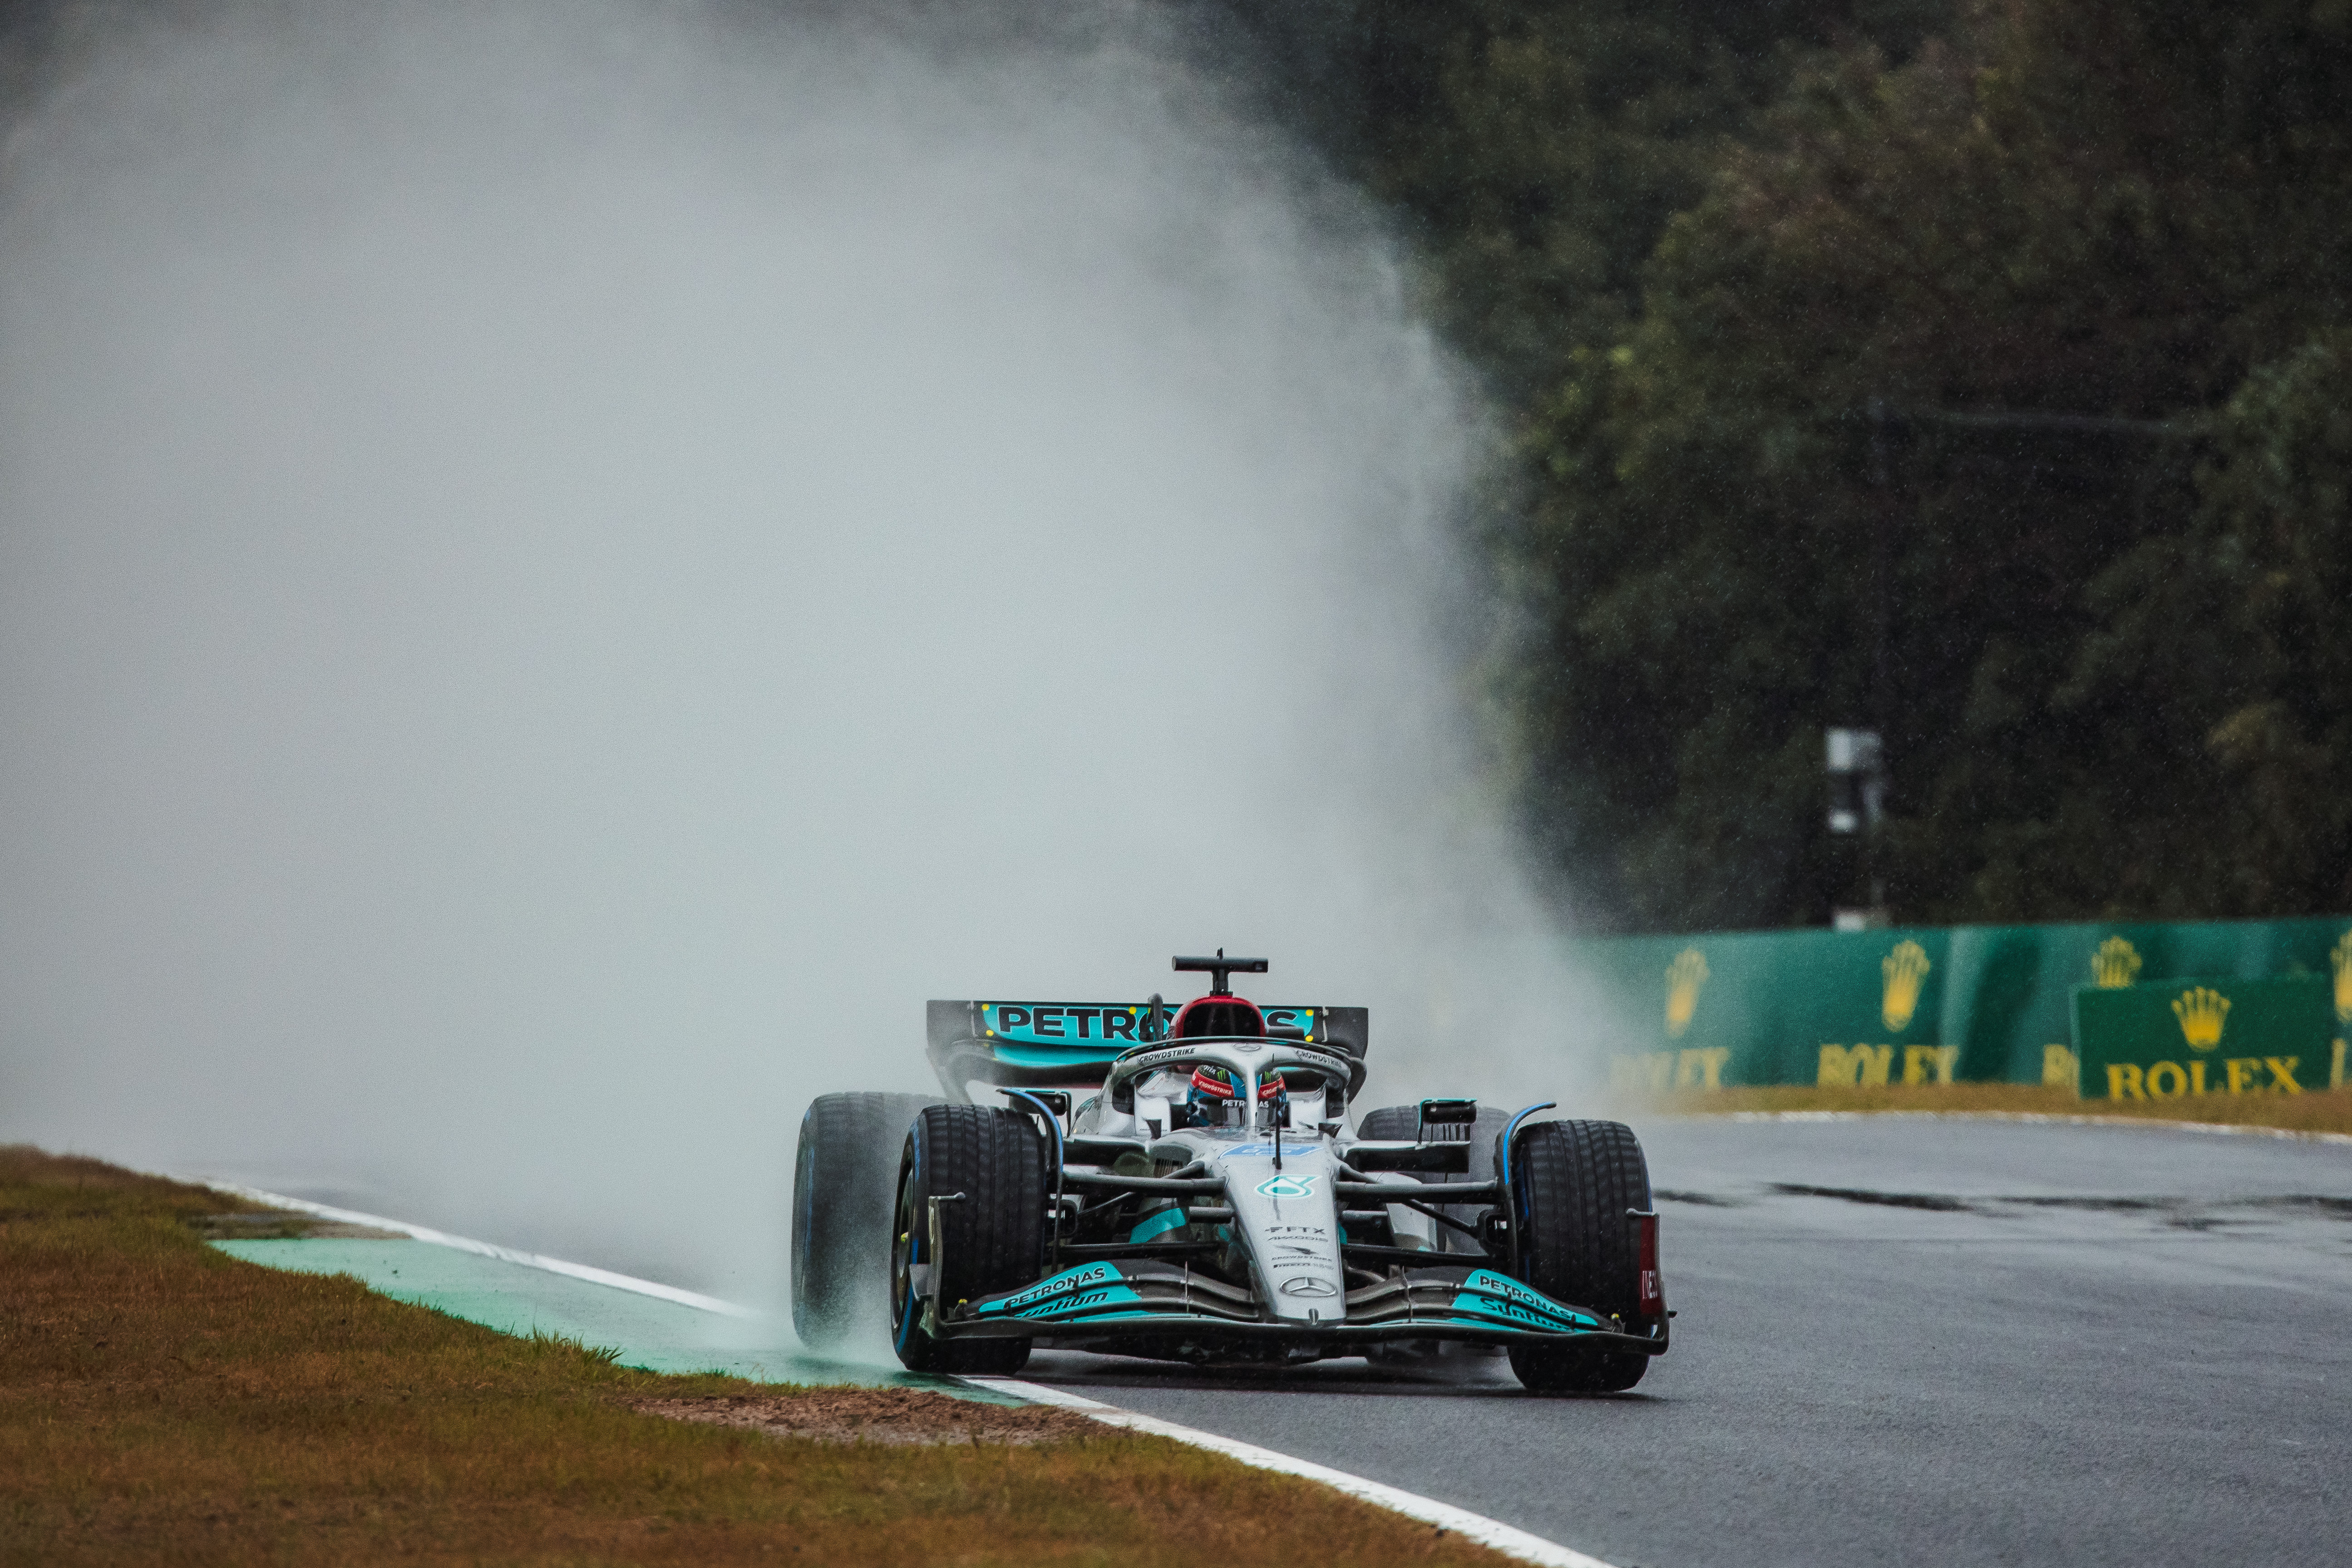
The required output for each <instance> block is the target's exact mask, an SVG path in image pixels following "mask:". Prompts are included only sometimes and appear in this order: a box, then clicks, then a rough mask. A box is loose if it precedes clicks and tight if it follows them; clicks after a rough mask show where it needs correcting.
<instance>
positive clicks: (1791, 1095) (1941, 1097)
mask: <svg viewBox="0 0 2352 1568" xmlns="http://www.w3.org/2000/svg"><path fill="white" fill-rule="evenodd" d="M1629 1109H1632V1108H1629ZM1638 1109H1640V1110H1651V1111H1664V1112H1667V1113H1669V1114H1672V1115H1677V1116H1706V1115H1714V1116H1722V1115H1728V1114H1730V1113H1733V1112H1736V1111H1790V1110H1881V1111H1884V1110H1942V1111H1968V1112H1975V1113H1978V1114H1984V1113H1993V1114H2002V1113H2006V1114H2009V1115H2029V1116H2032V1115H2040V1116H2096V1117H2103V1118H2104V1117H2112V1118H2116V1119H2118V1120H2123V1121H2202V1122H2208V1123H2212V1122H2219V1123H2222V1124H2224V1125H2228V1126H2239V1127H2276V1128H2282V1129H2284V1130H2286V1131H2294V1132H2345V1133H2352V1092H2347V1091H2340V1090H2339V1091H2336V1092H2332V1093H2331V1092H2326V1091H2322V1092H2319V1093H2306V1094H2244V1095H2226V1094H2208V1095H2201V1096H2199V1097H2197V1098H2194V1099H2187V1098H2184V1099H2180V1100H2082V1099H2078V1098H2076V1096H2075V1094H2074V1090H2072V1089H2048V1088H2044V1087H2043V1086H2042V1085H2040V1084H2023V1083H1955V1084H1917V1085H1912V1086H1907V1087H1906V1086H1905V1085H1901V1084H1890V1085H1888V1086H1886V1087H1885V1088H1883V1089H1815V1088H1813V1087H1811V1085H1806V1084H1790V1085H1786V1086H1781V1087H1777V1088H1758V1089H1717V1090H1715V1091H1714V1092H1712V1093H1708V1092H1705V1091H1701V1090H1696V1089H1694V1090H1689V1091H1685V1092H1684V1093H1680V1094H1664V1095H1659V1096H1656V1097H1654V1098H1653V1099H1651V1100H1645V1101H1643V1103H1642V1104H1641V1106H1640V1107H1638Z"/></svg>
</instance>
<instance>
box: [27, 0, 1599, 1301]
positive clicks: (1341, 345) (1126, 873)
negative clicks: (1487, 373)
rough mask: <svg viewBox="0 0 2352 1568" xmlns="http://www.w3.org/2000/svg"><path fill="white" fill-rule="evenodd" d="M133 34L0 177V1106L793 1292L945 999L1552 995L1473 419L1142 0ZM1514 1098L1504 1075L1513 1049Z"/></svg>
mask: <svg viewBox="0 0 2352 1568" xmlns="http://www.w3.org/2000/svg"><path fill="white" fill-rule="evenodd" d="M1053 9H1054V12H1055V16H1056V22H1055V26H1053V27H1051V28H1029V29H1025V30H1024V29H1021V28H1017V27H1016V28H1013V29H1010V30H1008V32H1007V34H1006V35H1005V37H1003V38H996V39H992V38H985V37H972V36H971V34H970V32H969V31H967V32H965V33H963V34H961V35H959V36H958V37H956V38H954V39H953V40H951V47H950V41H948V40H942V39H940V38H939V37H931V36H929V35H927V34H925V33H924V32H923V31H922V30H921V28H920V26H919V25H916V24H912V23H900V22H893V23H888V24H881V23H877V24H872V25H866V26H858V25H855V24H851V23H836V24H817V23H813V22H805V21H801V22H794V21H786V20H776V21H770V22H761V21H758V20H756V19H754V18H751V16H749V14H748V13H747V12H746V11H745V10H744V9H743V8H740V7H735V8H726V9H719V8H713V9H710V10H703V9H698V8H697V7H694V6H674V5H652V4H645V5H635V4H625V3H622V0H587V3H584V4H563V5H557V4H554V3H553V0H546V3H540V4H531V3H525V0H497V3H493V4H483V5H457V4H446V5H430V4H427V5H401V6H396V7H384V6H370V5H358V4H319V5H300V6H290V7H289V6H275V5H249V6H248V5H227V6H226V7H222V8H220V9H219V12H218V14H217V15H216V16H213V17H212V18H211V19H209V20H206V21H205V22H203V23H202V24H194V23H190V24H185V25H181V24H175V23H172V22H168V21H163V20H159V21H156V22H154V23H153V24H152V25H147V26H138V27H131V26H126V27H125V28H124V29H123V30H121V32H120V33H119V34H118V35H115V36H113V37H110V38H107V39H102V40H100V42H99V44H98V45H97V46H96V47H93V49H92V50H91V51H90V52H89V53H88V54H87V55H86V56H84V57H81V58H78V59H77V61H76V62H75V64H74V66H73V68H72V69H71V71H70V73H69V74H68V75H65V76H63V77H61V78H60V79H58V80H57V81H55V82H53V83H52V84H50V87H49V89H48V91H47V93H46V95H45V96H44V97H43V98H42V99H41V100H39V101H38V102H37V104H36V106H35V107H34V108H33V109H32V110H31V111H30V112H29V114H28V115H27V117H26V119H25V120H24V121H23V122H22V123H21V124H20V125H18V126H17V127H16V131H15V133H14V135H13V138H12V140H11V141H10V142H9V147H8V161H7V174H6V183H5V195H0V724H5V728H6V730H7V732H8V734H9V735H10V737H11V742H10V744H9V745H8V746H7V747H6V748H5V749H0V986H5V991H6V994H7V996H8V1005H7V1007H6V1010H5V1019H0V1138H9V1139H26V1140H32V1141H36V1142H42V1143H45V1144H48V1145H51V1146H64V1147H73V1148H79V1149H85V1150H89V1151H92V1152H102V1153H105V1154H107V1155H108V1156H110V1157H112V1158H116V1159H121V1160H124V1161H129V1162H131V1163H140V1164H145V1165H152V1166H163V1167H168V1168H181V1169H189V1168H194V1169H203V1170H206V1171H211V1172H215V1173H220V1174H222V1175H224V1176H238V1177H243V1178H246V1179H248V1180H251V1181H254V1182H256V1183H258V1184H265V1185H273V1186H278V1187H281V1188H285V1189H288V1190H296V1191H301V1192H305V1193H307V1194H310V1195H313V1196H320V1197H328V1198H340V1199H341V1200H343V1201H347V1202H352V1203H356V1204H358V1205H360V1206H363V1207H366V1206H377V1207H390V1208H396V1210H397V1212H400V1213H403V1214H406V1215H413V1216H415V1217H416V1218H418V1219H420V1220H423V1221H426V1222H429V1223H432V1224H435V1225H438V1226H446V1227H447V1228H450V1229H452V1230H458V1231H464V1232H467V1233H469V1234H475V1235H481V1236H487V1237H495V1238H497V1239H499V1240H500V1241H502V1242H506V1243H509V1244H511V1245H514V1246H518V1247H527V1248H533V1249H538V1250H544V1251H550V1252H557V1253H562V1254H563V1255H565V1256H570V1257H576V1258H583V1259H584V1260H587V1261H591V1262H595V1263H601V1264H604V1265H608V1266H611V1267H615V1268H625V1269H628V1270H631V1271H634V1272H639V1273H646V1274H651V1275H656V1276H658V1277H660V1278H663V1279H672V1280H676V1281H677V1282H679V1283H681V1284H685V1285H690V1286H694V1287H697V1288H700V1289H709V1290H714V1291H719V1292H722V1293H726V1294H730V1295H734V1296H738V1297H746V1298H751V1299H761V1298H765V1299H771V1300H772V1298H773V1289H774V1285H775V1280H776V1274H777V1271H778V1270H780V1268H781V1266H782V1250H783V1249H782V1237H783V1231H784V1226H783V1224H782V1213H783V1202H784V1197H785V1192H784V1187H785V1184H786V1182H787V1180H788V1177H787V1175H786V1171H787V1169H788V1164H789V1153H788V1150H789V1144H790V1140H791V1136H792V1131H793V1126H794V1123H795V1122H796V1121H797V1118H798V1115H799V1112H800V1109H801V1106H802V1105H803V1103H804V1102H805V1101H806V1100H807V1099H808V1097H809V1096H810V1095H811V1094H813V1093H816V1092H820V1091H824V1090H828V1089H848V1088H876V1089H921V1088H924V1087H927V1085H926V1083H925V1079H924V1072H923V1068H922V1067H921V1063H920V1058H919V1020H920V1016H921V1015H920V1003H921V1002H922V1000H923V999H924V998H925V997H926V996H933V995H964V994H1043V995H1055V994H1064V995H1074V996H1088V997H1092V996H1097V995H1101V994H1112V995H1117V994H1125V993H1129V992H1132V993H1134V994H1137V995H1138V996H1140V994H1142V993H1143V992H1144V991H1146V990H1148V989H1150V987H1151V986H1153V985H1154V984H1164V983H1165V982H1166V981H1167V980H1168V979H1170V978H1171V977H1169V976H1167V975H1165V974H1164V973H1163V972H1162V971H1161V969H1160V965H1162V964H1164V963H1165V962H1166V955H1167V954H1168V953H1169V952H1171V951H1175V950H1177V949H1181V948H1192V947H1198V946H1202V945H1206V944H1215V943H1220V942H1222V943H1223V944H1225V945H1226V946H1228V947H1229V948H1233V949H1234V950H1236V951H1250V952H1267V953H1269V954H1270V955H1271V956H1272V957H1273V959H1274V961H1275V971H1274V973H1273V974H1272V975H1271V976H1270V977H1269V979H1268V982H1267V985H1268V988H1269V994H1272V993H1276V992H1278V993H1280V994H1282V995H1283V996H1285V997H1292V998H1296V999H1299V1000H1306V1001H1315V1002H1321V1001H1338V1002H1349V1003H1366V1004H1369V1005H1371V1007H1372V1009H1373V1016H1374V1019H1375V1025H1374V1032H1375V1041H1376V1044H1375V1047H1374V1059H1375V1062H1376V1063H1377V1064H1379V1070H1380V1073H1381V1079H1382V1081H1381V1084H1380V1085H1379V1087H1378V1088H1377V1089H1376V1090H1375V1092H1381V1093H1385V1094H1387V1095H1388V1096H1389V1097H1390V1098H1393V1099H1403V1098H1406V1097H1407V1096H1409V1095H1410V1094H1412V1093H1414V1092H1419V1091H1422V1090H1424V1089H1426V1090H1431V1091H1435V1090H1452V1091H1454V1092H1486V1093H1489V1094H1494V1095H1497V1096H1503V1097H1507V1096H1508V1095H1510V1094H1513V1093H1517V1092H1518V1091H1519V1089H1520V1088H1521V1086H1523V1085H1524V1086H1525V1087H1526V1088H1527V1089H1538V1088H1540V1089H1551V1088H1555V1087H1556V1086H1557V1081H1558V1079H1559V1077H1560V1076H1561V1072H1562V1070H1563V1068H1562V1066H1561V1063H1562V1061H1563V1059H1564V1054H1565V1053H1567V1052H1569V1051H1570V1049H1571V1048H1572V1047H1573V1045H1574V1040H1575V1037H1576V1033H1577V1031H1578V1030H1579V1029H1580V1028H1583V1027H1587V1026H1591V1027H1593V1028H1595V1029H1596V1030H1598V1029H1599V1028H1601V1026H1602V1021H1601V1020H1598V1019H1597V1018H1596V1017H1595V1016H1593V1014H1592V1012H1591V1008H1590V1006H1589V1005H1586V1003H1585V1002H1584V1001H1583V1000H1582V999H1581V998H1580V995H1579V994H1578V991H1577V988H1576V986H1575V984H1574V981H1573V978H1572V977H1571V976H1570V975H1568V974H1566V973H1562V971H1561V970H1560V968H1559V963H1558V961H1557V959H1556V958H1555V957H1553V956H1552V955H1551V953H1550V951H1549V948H1548V946H1547V942H1548V938H1549V926H1548V922H1547V921H1546V919H1545V918H1544V916H1543V915H1542V913H1541V912H1540V910H1538V906H1537V904H1536V902H1535V900H1533V899H1532V898H1531V897H1530V896H1529V894H1528V889H1526V887H1525V886H1524V885H1523V883H1522V881H1521V879H1520V878H1519V875H1518V871H1517V858H1516V855H1515V851H1514V847H1513V846H1512V844H1511V842H1510V840H1509V839H1508V837H1507V836H1506V835H1505V834H1503V833H1502V832H1500V831H1499V830H1498V829H1497V828H1496V826H1494V817H1493V813H1492V811H1491V809H1490V801H1489V792H1488V791H1487V790H1486V787H1485V786H1484V785H1482V784H1480V783H1479V782H1478V774H1477V772H1476V770H1475V768H1474V766H1473V765H1472V758H1471V748H1470V746H1469V744H1468V742H1467V741H1466V738H1465V720H1464V717H1463V716H1464V714H1465V701H1464V683H1463V677H1462V670H1461V666H1460V662H1459V658H1458V657H1457V655H1458V652H1459V648H1460V647H1461V646H1462V644H1461V642H1460V639H1459V636H1458V634H1460V633H1461V632H1462V631H1463V630H1464V629H1465V626H1475V622H1476V621H1477V618H1478V616H1479V614H1480V611H1479V607H1478V604H1477V601H1476V599H1475V595H1473V593H1472V592H1471V589H1470V587H1469V585H1468V584H1467V583H1466V580H1465V574H1464V573H1463V572H1462V570H1461V569H1460V561H1459V559H1458V557H1457V554H1456V552H1455V550H1454V542H1453V541H1454V534H1455V523H1456V522H1457V521H1458V515H1459V511H1460V508H1461V504H1462V497H1463V494H1464V485H1465V476H1466V475H1467V473H1468V472H1469V470H1470V468H1471V465H1472V463H1473V462H1474V460H1475V452H1476V449H1477V442H1478V439H1479V437H1478V414H1477V410H1476V408H1475V404H1474V402H1473V400H1472V399H1471V397H1470V396H1469V395H1468V394H1467V393H1466V391H1465V384H1464V381H1463V378H1462V377H1461V375H1460V374H1458V373H1457V371H1456V370H1455V368H1454V366H1453V365H1452V364H1451V363H1450V362H1449V361H1448V360H1447V358H1446V357H1445V355H1444V353H1442V352H1441V351H1440V350H1439V349H1438V348H1437V347H1436V346H1435V345H1434V344H1433V341H1432V339H1431V337H1430V335H1429V333H1428V332H1427V331H1426V330H1425V329H1424V328H1423V325H1422V324H1421V323H1420V322H1419V321H1417V320H1416V319H1415V318H1414V316H1413V314H1412V311H1411V310H1409V309H1408V307H1407V304H1406V302H1405V301H1406V296H1407V290H1406V289H1405V288H1404V286H1403V284H1402V280H1401V277H1400V274H1399V270H1398V268H1397V265H1396V263H1395V260H1394V258H1393V255H1392V253H1391V247H1390V246H1389V245H1388V243H1387V242H1386V240H1385V239H1384V238H1383V237H1382V236H1381V234H1380V233H1379V232H1378V230H1377V228H1376V226H1374V225H1373V224H1372V223H1371V222H1370V219H1369V217H1368V216H1367V215H1366V214H1365V213H1364V211H1363V210H1362V209H1361V208H1360V206H1359V205H1357V204H1356V203H1355V202H1354V201H1353V200H1352V199H1351V198H1350V197H1349V196H1348V195H1347V194H1346V193H1345V192H1343V191H1340V190H1339V189H1337V188H1335V187H1334V186H1333V185H1331V184H1329V183H1328V181H1326V180H1325V179H1323V178H1322V177H1321V176H1320V175H1319V174H1318V173H1317V171H1316V170H1315V169H1314V168H1313V167H1312V166H1310V165H1309V164H1308V163H1307V162H1306V161H1304V160H1303V159H1301V158H1300V157H1298V156H1297V154H1296V153H1294V152H1293V150H1292V149H1291V148H1289V146H1288V145H1287V144H1286V143H1285V142H1283V141H1282V140H1281V139H1280V138H1279V137H1277V136H1275V135H1273V134H1272V133H1270V132H1268V131H1267V130H1266V129H1265V127H1263V126H1261V125H1257V124H1255V123H1252V122H1250V121H1247V120H1245V119H1243V118H1240V117H1237V116H1236V115H1235V114H1234V113H1233V112H1231V111H1229V110H1228V109H1227V108H1225V107H1224V106H1223V104H1222V103H1221V100H1220V98H1219V95H1218V93H1217V92H1216V91H1215V90H1214V89H1213V86H1212V85H1211V84H1209V83H1207V82H1205V81H1203V80H1202V79H1200V78H1198V77H1197V76H1195V75H1193V74H1192V73H1190V72H1188V71H1187V70H1186V69H1185V68H1183V67H1181V65H1178V64H1175V63H1172V60H1171V56H1170V55H1169V54H1168V53H1167V52H1166V51H1164V50H1162V49H1160V47H1158V44H1157V42H1156V41H1155V39H1154V37H1152V35H1151V34H1150V30H1149V26H1148V25H1147V22H1146V21H1145V20H1143V19H1141V18H1142V16H1143V14H1142V13H1139V12H1135V11H1131V10H1129V9H1127V8H1121V7H1109V6H1107V7H1103V8H1100V9H1098V10H1096V9H1078V10H1073V9H1072V8H1069V7H1061V6H1057V7H1055V8H1053ZM1535 1097H1536V1096H1535V1095H1533V1094H1529V1095H1528V1098H1535Z"/></svg>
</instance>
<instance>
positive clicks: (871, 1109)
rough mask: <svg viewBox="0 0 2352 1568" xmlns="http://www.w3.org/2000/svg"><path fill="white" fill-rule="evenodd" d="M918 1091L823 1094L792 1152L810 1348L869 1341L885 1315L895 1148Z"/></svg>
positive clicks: (920, 1098)
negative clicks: (798, 1145) (797, 1146)
mask: <svg viewBox="0 0 2352 1568" xmlns="http://www.w3.org/2000/svg"><path fill="white" fill-rule="evenodd" d="M939 1103H940V1101H939V1100H938V1099H937V1098H936V1097H934V1096H930V1095H923V1094H823V1095H819V1096H818V1097H817V1098H816V1099H815V1100H814V1101H812V1102H811V1103H810V1105H809V1108H808V1111H807V1113H806V1114H805V1115H803V1117H802V1118H801V1136H800V1147H799V1149H798V1151H797V1152H796V1153H795V1156H794V1158H793V1332H795V1333H797V1334H798V1335H800V1337H801V1342H802V1343H803V1344H804V1345H806V1346H808V1347H809V1349H811V1350H813V1351H818V1352H829V1351H845V1350H848V1349H850V1348H851V1347H852V1346H853V1345H854V1344H855V1342H856V1341H857V1340H858V1339H859V1338H861V1337H863V1338H865V1339H866V1341H867V1342H868V1343H869V1344H870V1343H871V1342H873V1339H874V1337H875V1336H877V1335H878V1334H879V1333H880V1332H881V1331H882V1328H883V1325H884V1324H886V1323H887V1322H888V1321H890V1320H889V1310H890V1211H891V1205H892V1204H893V1203H894V1202H895V1201H896V1200H897V1197H898V1149H899V1146H900V1145H901V1144H903V1143H904V1142H906V1140H907V1129H908V1127H909V1126H910V1125H911V1124H912V1123H913V1122H914V1120H915V1118H916V1117H918V1116H919V1115H921V1114H922V1112H923V1108H924V1107H925V1106H929V1105H937V1104H939Z"/></svg>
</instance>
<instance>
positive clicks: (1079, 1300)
mask: <svg viewBox="0 0 2352 1568" xmlns="http://www.w3.org/2000/svg"><path fill="white" fill-rule="evenodd" d="M1141 1300H1143V1298H1142V1297H1140V1296H1139V1295H1137V1294H1136V1293H1135V1292H1134V1291H1132V1290H1130V1289H1128V1288H1127V1287H1126V1286H1124V1285H1113V1286H1111V1287H1110V1288H1109V1289H1103V1290H1088V1291H1087V1292H1086V1293H1085V1294H1083V1295H1078V1296H1071V1297H1067V1298H1063V1299H1057V1300H1051V1301H1040V1302H1038V1303H1037V1304H1036V1305H1034V1306H1031V1307H1024V1308H1022V1309H1021V1310H1020V1311H1019V1312H1017V1313H1016V1314H1014V1315H1015V1316H1017V1317H1023V1318H1042V1317H1047V1316H1054V1317H1059V1316H1061V1315H1062V1314H1063V1313H1070V1314H1073V1315H1076V1316H1081V1317H1083V1316H1087V1315H1089V1314H1097V1313H1100V1312H1101V1311H1102V1310H1103V1309H1104V1308H1106V1307H1115V1306H1116V1305H1117V1304H1118V1303H1120V1302H1126V1301H1137V1302H1139V1301H1141ZM1126 1310H1129V1311H1135V1312H1146V1311H1150V1308H1149V1307H1142V1306H1136V1307H1129V1308H1127V1309H1126Z"/></svg>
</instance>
